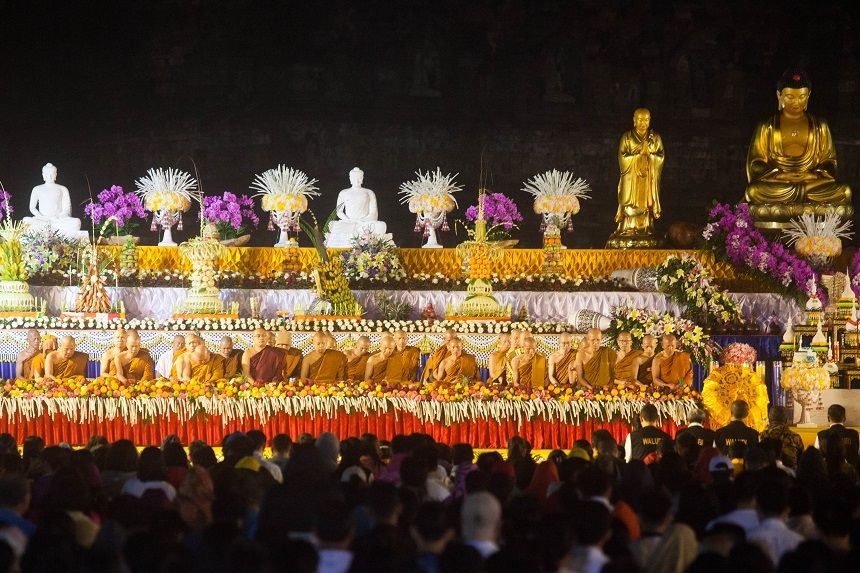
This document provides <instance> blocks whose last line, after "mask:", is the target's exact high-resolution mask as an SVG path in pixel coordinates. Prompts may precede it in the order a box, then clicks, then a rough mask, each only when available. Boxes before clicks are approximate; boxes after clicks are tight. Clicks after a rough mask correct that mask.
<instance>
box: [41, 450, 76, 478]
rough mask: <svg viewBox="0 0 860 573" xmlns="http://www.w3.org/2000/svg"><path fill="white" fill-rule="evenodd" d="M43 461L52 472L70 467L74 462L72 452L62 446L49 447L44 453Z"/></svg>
mask: <svg viewBox="0 0 860 573" xmlns="http://www.w3.org/2000/svg"><path fill="white" fill-rule="evenodd" d="M42 460H43V461H44V462H45V463H46V464H48V467H50V468H51V471H52V472H55V471H57V470H59V469H60V468H62V467H65V466H67V465H69V463H70V462H71V461H72V451H71V450H69V449H68V448H61V447H60V446H48V447H47V448H45V451H44V452H42Z"/></svg>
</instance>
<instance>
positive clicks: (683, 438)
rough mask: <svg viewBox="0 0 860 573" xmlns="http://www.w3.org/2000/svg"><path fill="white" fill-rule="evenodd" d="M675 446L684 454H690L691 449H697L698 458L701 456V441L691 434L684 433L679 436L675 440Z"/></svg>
mask: <svg viewBox="0 0 860 573" xmlns="http://www.w3.org/2000/svg"><path fill="white" fill-rule="evenodd" d="M675 445H676V446H677V447H678V449H679V450H681V451H683V452H689V451H690V450H691V449H695V450H696V456H698V454H699V451H698V445H699V441H698V439H697V438H696V436H694V435H693V434H691V433H690V432H682V433H680V434H678V436H677V437H676V438H675ZM694 459H695V458H694Z"/></svg>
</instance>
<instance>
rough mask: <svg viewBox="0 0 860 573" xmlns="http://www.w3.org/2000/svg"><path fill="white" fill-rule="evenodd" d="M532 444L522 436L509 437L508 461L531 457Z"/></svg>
mask: <svg viewBox="0 0 860 573" xmlns="http://www.w3.org/2000/svg"><path fill="white" fill-rule="evenodd" d="M530 454H531V445H529V443H528V441H527V440H526V439H525V438H523V437H522V436H511V437H510V438H509V439H508V461H511V462H516V461H518V460H521V459H524V458H527V457H529V456H530Z"/></svg>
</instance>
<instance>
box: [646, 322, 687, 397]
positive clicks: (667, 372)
mask: <svg viewBox="0 0 860 573" xmlns="http://www.w3.org/2000/svg"><path fill="white" fill-rule="evenodd" d="M661 342H662V343H663V350H662V351H661V352H660V353H659V354H657V355H656V356H655V357H654V362H653V363H652V364H651V377H652V378H653V379H654V385H655V386H663V387H669V388H682V387H687V388H689V387H690V386H692V384H693V364H692V362H690V355H689V354H687V353H686V352H681V351H680V350H678V339H677V338H676V337H675V335H674V334H666V335H664V336H663V338H662V340H661Z"/></svg>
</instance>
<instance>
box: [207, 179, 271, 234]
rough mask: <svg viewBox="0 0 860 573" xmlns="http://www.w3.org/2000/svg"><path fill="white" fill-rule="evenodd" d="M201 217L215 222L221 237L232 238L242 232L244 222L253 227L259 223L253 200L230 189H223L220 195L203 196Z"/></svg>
mask: <svg viewBox="0 0 860 573" xmlns="http://www.w3.org/2000/svg"><path fill="white" fill-rule="evenodd" d="M203 218H204V219H207V220H209V221H211V222H212V223H214V224H215V226H216V227H217V228H218V233H219V235H220V236H221V238H222V239H234V238H236V237H238V236H239V235H241V234H243V233H244V232H245V225H246V224H250V225H251V226H253V227H256V226H257V225H259V224H260V218H259V217H258V216H257V214H256V213H255V212H254V200H253V199H252V198H251V197H248V196H247V195H237V194H235V193H231V192H230V191H224V193H223V194H222V195H221V196H220V197H219V196H217V195H207V196H206V197H203Z"/></svg>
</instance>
